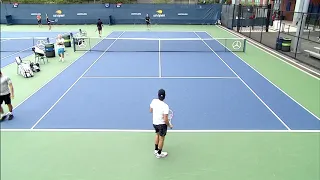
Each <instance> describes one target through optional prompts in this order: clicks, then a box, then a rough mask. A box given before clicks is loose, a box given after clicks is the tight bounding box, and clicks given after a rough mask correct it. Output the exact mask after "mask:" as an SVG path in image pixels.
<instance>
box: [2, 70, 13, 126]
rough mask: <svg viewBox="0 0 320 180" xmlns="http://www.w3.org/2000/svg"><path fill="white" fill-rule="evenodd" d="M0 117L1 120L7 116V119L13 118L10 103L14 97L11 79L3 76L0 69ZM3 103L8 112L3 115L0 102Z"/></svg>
mask: <svg viewBox="0 0 320 180" xmlns="http://www.w3.org/2000/svg"><path fill="white" fill-rule="evenodd" d="M0 82H1V84H0V89H1V91H0V119H1V121H3V120H5V119H6V118H7V116H9V120H12V119H13V113H12V109H13V108H12V104H11V99H13V98H14V91H13V85H12V81H11V79H10V78H9V77H7V76H4V75H3V74H2V73H1V71H0ZM3 102H4V103H5V104H6V105H7V106H8V108H9V112H8V114H6V115H3V114H4V112H3V109H2V103H3Z"/></svg>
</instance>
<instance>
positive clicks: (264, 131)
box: [1, 129, 320, 133]
mask: <svg viewBox="0 0 320 180" xmlns="http://www.w3.org/2000/svg"><path fill="white" fill-rule="evenodd" d="M1 132H136V133H154V130H134V129H127V130H126V129H1ZM168 132H170V133H320V130H168Z"/></svg>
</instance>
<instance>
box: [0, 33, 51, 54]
mask: <svg viewBox="0 0 320 180" xmlns="http://www.w3.org/2000/svg"><path fill="white" fill-rule="evenodd" d="M47 42H48V38H47V37H23V38H1V52H22V51H28V50H31V49H32V47H34V46H37V45H40V44H42V45H44V44H46V43H47Z"/></svg>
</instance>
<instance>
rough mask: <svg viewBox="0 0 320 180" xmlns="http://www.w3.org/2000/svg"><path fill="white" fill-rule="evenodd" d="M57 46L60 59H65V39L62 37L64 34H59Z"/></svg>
mask: <svg viewBox="0 0 320 180" xmlns="http://www.w3.org/2000/svg"><path fill="white" fill-rule="evenodd" d="M56 43H57V48H58V55H59V56H60V60H59V61H62V62H63V61H64V39H63V38H62V35H61V34H59V35H58V38H57V41H56Z"/></svg>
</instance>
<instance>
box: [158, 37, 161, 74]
mask: <svg viewBox="0 0 320 180" xmlns="http://www.w3.org/2000/svg"><path fill="white" fill-rule="evenodd" d="M158 58H159V60H158V61H159V77H162V65H161V44H160V39H159V57H158Z"/></svg>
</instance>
